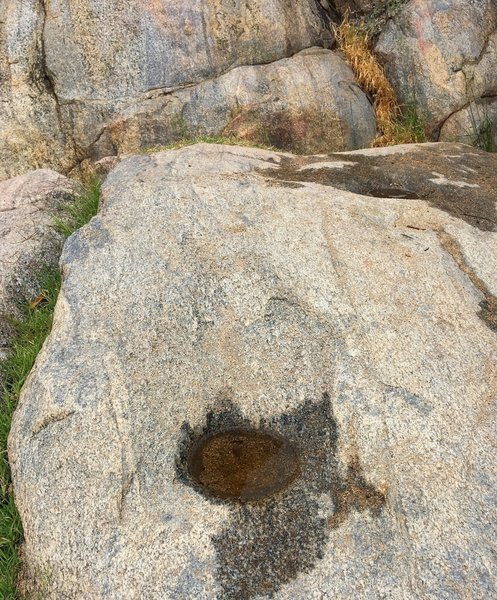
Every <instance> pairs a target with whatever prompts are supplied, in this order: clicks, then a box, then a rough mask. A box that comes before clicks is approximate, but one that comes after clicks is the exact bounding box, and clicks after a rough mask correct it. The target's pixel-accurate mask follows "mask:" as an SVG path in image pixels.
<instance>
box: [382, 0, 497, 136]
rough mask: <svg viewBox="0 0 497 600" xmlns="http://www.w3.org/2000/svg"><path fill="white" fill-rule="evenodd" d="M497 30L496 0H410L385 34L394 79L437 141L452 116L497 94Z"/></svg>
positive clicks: (387, 61) (384, 50) (385, 56)
mask: <svg viewBox="0 0 497 600" xmlns="http://www.w3.org/2000/svg"><path fill="white" fill-rule="evenodd" d="M496 28H497V4H496V3H495V1H494V0H481V1H478V2H476V1H471V2H470V1H468V0H457V1H453V2H446V1H445V0H428V1H426V0H411V1H410V2H408V3H407V4H406V6H405V8H404V9H403V10H402V12H401V13H400V14H399V16H398V17H396V18H395V19H394V20H393V21H390V22H389V24H388V26H387V27H386V29H385V30H384V31H383V33H382V34H381V36H380V38H379V41H378V44H377V46H376V50H377V52H378V53H379V54H380V56H381V57H382V59H383V60H384V62H385V64H386V72H387V75H388V77H389V79H390V80H391V82H392V84H393V85H394V87H395V89H396V91H397V93H398V95H399V97H400V98H401V100H402V101H403V102H405V103H408V102H415V103H416V104H417V108H418V110H419V112H420V113H421V114H422V117H423V119H425V120H426V121H427V124H428V126H429V128H430V130H431V133H432V135H433V136H434V137H435V138H436V137H437V136H438V134H439V132H440V128H441V127H442V126H443V124H444V122H445V120H446V119H448V118H449V117H450V116H451V115H452V114H454V113H456V112H457V111H460V110H463V109H465V108H466V107H467V106H468V104H469V103H470V102H473V101H478V100H479V99H480V98H488V97H491V96H496V95H497V69H496V65H497V46H496V42H497V30H496ZM464 135H465V132H464V131H463V132H461V136H460V137H459V140H460V141H465V139H466V138H465V137H464ZM444 139H448V138H447V137H445V138H444ZM453 141H454V140H453Z"/></svg>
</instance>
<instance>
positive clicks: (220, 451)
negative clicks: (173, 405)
mask: <svg viewBox="0 0 497 600" xmlns="http://www.w3.org/2000/svg"><path fill="white" fill-rule="evenodd" d="M188 471H189V474H190V477H191V478H192V480H193V481H194V482H195V483H196V484H197V485H198V486H200V487H201V488H202V490H203V491H204V492H206V493H207V494H209V495H212V496H215V497H218V498H221V499H223V500H234V501H239V502H250V501H257V500H262V499H264V498H267V497H269V496H272V495H274V494H276V493H277V492H280V491H282V490H284V489H285V488H287V487H288V486H289V485H290V484H291V483H292V481H293V480H294V479H295V478H296V477H297V475H298V474H299V471H300V460H299V456H298V453H297V450H296V448H295V447H294V445H293V444H291V443H290V442H289V441H288V440H286V439H284V438H282V437H280V436H277V435H275V434H274V433H268V432H263V431H259V430H257V429H242V428H236V429H230V430H226V431H222V432H218V433H215V434H211V435H206V436H204V437H203V438H201V439H200V440H199V441H198V443H197V444H195V446H194V447H193V448H192V450H191V452H190V456H189V458H188Z"/></svg>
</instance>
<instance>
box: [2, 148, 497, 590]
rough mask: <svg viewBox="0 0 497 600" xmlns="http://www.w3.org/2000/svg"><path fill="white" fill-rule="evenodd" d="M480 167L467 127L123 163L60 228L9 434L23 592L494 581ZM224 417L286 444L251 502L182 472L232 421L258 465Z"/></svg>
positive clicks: (492, 374) (490, 318)
mask: <svg viewBox="0 0 497 600" xmlns="http://www.w3.org/2000/svg"><path fill="white" fill-rule="evenodd" d="M409 163H412V164H413V165H416V168H415V170H416V175H417V177H416V180H417V181H418V184H417V186H418V187H417V188H416V189H414V190H413V189H410V188H411V186H412V185H413V182H412V180H411V179H406V180H402V179H401V175H402V173H404V172H405V171H406V170H408V169H407V165H408V164H409ZM465 165H469V166H468V167H467V168H465ZM496 167H497V163H496V158H495V156H491V155H488V154H484V153H482V152H478V151H476V150H474V149H472V148H469V147H467V146H462V145H420V146H411V147H409V146H406V147H404V146H400V147H394V148H389V149H383V150H381V149H375V150H371V151H362V152H355V153H342V154H335V155H331V156H327V157H325V156H314V157H307V158H304V157H300V158H296V157H294V156H292V155H289V154H286V155H281V154H277V153H271V152H266V151H262V150H250V149H246V148H237V147H227V146H207V145H199V146H193V147H188V148H185V149H182V150H179V151H171V152H167V153H159V154H155V155H149V156H135V157H130V158H127V159H125V160H124V161H123V162H121V163H120V165H119V166H118V167H117V168H116V169H115V170H114V171H112V172H111V174H110V175H109V177H108V179H107V181H106V183H105V185H104V191H103V209H102V211H101V214H100V215H99V216H98V217H96V218H94V219H93V220H92V221H91V223H90V224H89V225H87V226H86V227H84V228H83V229H81V230H80V231H79V232H77V233H76V234H75V235H73V236H72V237H71V238H70V239H69V240H68V242H67V243H66V245H65V248H64V252H63V256H62V261H61V264H62V270H63V275H64V284H63V289H62V292H61V296H60V298H59V302H58V304H57V308H56V314H55V319H54V327H53V331H52V333H51V335H50V337H49V339H48V340H47V342H46V344H45V346H44V348H43V350H42V352H41V354H40V356H39V357H38V360H37V362H36V365H35V368H34V370H33V372H32V373H31V375H30V377H29V379H28V381H27V383H26V386H25V388H24V390H23V393H22V397H21V400H20V404H19V407H18V410H17V412H16V415H15V418H14V422H13V427H12V431H11V435H10V440H9V457H10V460H11V464H12V469H13V477H14V485H15V495H16V501H17V505H18V507H19V510H20V513H21V516H22V520H23V524H24V531H25V538H26V541H25V547H24V556H25V564H24V573H23V581H24V586H25V588H26V589H28V590H29V589H30V590H34V589H37V590H38V591H40V590H41V591H43V593H44V594H45V597H47V598H92V599H98V598H102V599H103V598H105V599H106V600H108V599H122V598H126V599H130V600H131V599H135V598H136V599H138V598H140V599H141V598H147V599H161V600H163V599H165V598H171V599H175V600H176V599H185V600H186V599H190V598H204V599H222V598H223V599H225V598H228V599H237V600H241V599H250V598H269V597H273V598H278V599H281V600H283V599H286V600H290V599H291V600H296V599H301V600H308V599H309V598H331V597H333V598H339V599H349V598H359V599H361V598H364V599H366V598H368V599H369V598H373V597H374V598H380V597H388V598H395V599H397V598H399V599H401V598H407V597H408V598H426V597H430V598H435V597H436V598H451V599H452V598H460V599H462V598H468V597H470V598H490V597H493V596H495V594H496V593H497V582H496V578H495V573H494V572H493V571H492V568H491V565H492V564H493V563H492V556H493V553H495V550H496V547H495V546H496V540H497V535H496V532H495V507H496V505H495V496H494V489H495V485H496V483H497V473H496V469H495V460H494V458H495V456H494V454H495V450H494V440H495V426H496V414H495V402H494V399H495V395H496V390H497V371H496V369H495V364H496V359H497V324H496V314H497V301H496V296H497V287H496V281H497V277H496V275H497V243H496V241H497V233H496V219H495V203H496V200H497V198H496V194H495V189H496V188H497V186H496V185H495V183H496V182H495V173H496V172H497V169H496ZM345 173H349V178H348V179H349V183H350V185H352V184H353V182H355V181H356V180H357V181H359V183H360V184H361V185H365V183H364V182H365V181H369V179H370V178H371V179H372V180H373V181H372V182H371V184H374V189H375V190H376V192H375V193H376V195H375V194H371V189H370V190H369V192H370V195H365V192H366V191H368V190H366V189H365V187H363V188H361V189H360V190H358V191H356V192H351V191H348V190H347V189H340V188H346V187H347V186H346V185H345V183H344V181H345V180H346V179H347V177H346V176H345V175H344V174H345ZM374 174H375V175H374ZM374 177H376V179H374ZM409 177H411V172H410V171H409V172H408V174H407V178H409ZM413 179H414V178H413ZM361 182H362V183H361ZM349 187H350V186H349ZM387 187H388V188H389V190H390V192H389V193H386V192H385V188H387ZM407 187H409V189H408V191H410V192H411V195H407V192H406V188H407ZM401 188H402V189H403V190H404V191H403V194H404V196H403V197H399V196H402V193H401V191H402V189H401ZM382 190H383V191H382ZM492 190H493V191H492ZM413 194H416V195H417V196H418V197H417V198H416V197H413ZM394 196H397V197H394ZM444 198H445V201H444V200H443V199H444ZM452 198H454V199H455V202H456V204H457V207H456V209H453V207H451V204H450V202H449V200H450V199H452ZM471 199H472V202H471ZM464 202H466V203H467V204H468V206H469V205H470V204H471V206H470V210H471V214H472V215H473V217H472V218H474V220H473V221H470V220H469V219H470V217H469V216H465V215H464V214H463V212H464V213H465V212H469V211H466V209H464V211H462V209H461V207H462V206H463V203H464ZM459 209H461V211H460V212H458V211H459ZM242 428H245V429H248V430H249V431H250V430H253V428H259V429H260V430H262V431H263V432H265V434H267V435H269V436H273V437H274V440H276V441H273V442H270V443H269V442H268V444H270V445H271V444H272V446H271V447H272V448H277V447H278V444H279V443H280V442H278V441H277V440H281V439H283V440H284V444H287V445H288V448H290V450H289V451H287V450H285V453H284V454H282V455H278V453H277V452H276V451H275V450H273V451H271V459H270V462H269V463H268V464H270V465H274V469H279V470H278V477H280V476H281V475H282V474H283V475H284V474H285V473H288V474H289V475H288V482H287V486H286V487H284V486H283V487H282V483H281V481H279V487H277V489H278V490H279V491H277V493H276V494H275V495H273V496H270V497H269V498H266V497H265V498H264V499H262V500H259V501H256V502H247V503H240V502H239V501H236V500H235V501H230V500H222V499H219V498H217V497H213V496H212V495H209V493H208V492H207V491H206V490H205V489H204V488H202V487H201V485H200V483H199V481H200V480H201V477H197V475H196V476H195V477H192V472H193V471H195V473H197V471H198V469H199V468H200V471H202V468H201V467H199V466H198V465H197V464H196V465H195V467H194V468H193V467H192V463H191V460H192V455H195V456H196V454H195V453H197V454H198V452H199V450H198V449H199V448H204V449H205V448H208V451H207V450H205V451H204V450H202V452H204V454H205V456H206V459H205V460H206V461H207V462H206V465H207V464H208V468H209V469H210V471H209V477H210V478H211V479H210V480H211V481H214V483H213V484H212V485H213V486H221V487H222V486H224V485H225V484H226V485H227V483H225V481H224V475H223V477H221V476H220V478H219V479H218V480H216V479H215V469H216V468H218V467H216V465H217V464H218V463H219V456H218V454H216V452H218V451H217V450H216V447H215V443H213V444H211V445H210V446H207V445H206V444H207V442H206V440H207V441H208V440H211V441H212V439H218V438H211V437H209V436H213V435H214V434H216V433H219V432H225V431H227V430H232V431H233V430H234V431H235V434H234V435H235V438H234V440H233V441H232V442H230V444H232V445H231V446H229V445H228V448H230V447H231V448H232V449H231V450H230V452H231V453H232V454H230V455H229V457H228V458H229V460H228V459H227V461H226V463H225V462H224V461H222V456H221V461H220V462H221V464H220V465H219V468H220V469H221V472H223V473H224V472H225V471H222V470H223V469H224V470H225V469H226V468H227V467H226V464H231V463H230V461H231V462H232V461H235V462H236V460H238V459H239V460H240V461H242V462H243V467H244V469H245V470H247V472H249V471H250V468H251V466H252V465H253V464H255V463H257V464H259V465H260V468H261V469H262V475H264V477H268V478H269V479H271V472H269V473H268V472H265V471H264V468H263V465H264V461H263V460H261V458H260V456H259V455H258V454H257V452H256V451H255V450H254V451H253V452H252V450H251V448H252V449H253V447H252V446H248V445H246V444H245V442H243V439H242V438H239V437H237V436H239V435H241V434H240V433H239V432H240V429H242ZM237 432H238V433H237ZM203 436H207V437H203ZM201 440H203V442H202V441H201ZM281 443H283V442H281ZM199 444H200V445H199ZM202 444H204V445H202ZM244 444H245V445H244ZM209 452H210V454H209ZM249 456H251V457H252V458H251V459H250V460H249V458H247V457H249ZM206 465H204V466H205V468H207V466H206ZM278 465H281V469H280V468H279V467H278ZM272 468H273V467H272ZM192 469H193V470H192ZM213 473H214V474H213ZM295 474H297V475H296V476H295ZM232 475H233V476H234V477H235V478H236V476H237V472H235V473H233V474H232ZM262 475H261V476H262ZM247 477H248V476H247ZM236 481H238V483H237V484H236V485H240V480H239V479H237V480H236ZM236 481H235V483H236ZM251 481H252V480H251V479H250V477H249V478H248V479H247V486H249V485H250V486H252V487H253V489H256V484H257V479H256V480H254V481H253V482H252V483H251ZM236 485H235V484H234V485H233V489H237V488H236ZM275 489H276V488H275Z"/></svg>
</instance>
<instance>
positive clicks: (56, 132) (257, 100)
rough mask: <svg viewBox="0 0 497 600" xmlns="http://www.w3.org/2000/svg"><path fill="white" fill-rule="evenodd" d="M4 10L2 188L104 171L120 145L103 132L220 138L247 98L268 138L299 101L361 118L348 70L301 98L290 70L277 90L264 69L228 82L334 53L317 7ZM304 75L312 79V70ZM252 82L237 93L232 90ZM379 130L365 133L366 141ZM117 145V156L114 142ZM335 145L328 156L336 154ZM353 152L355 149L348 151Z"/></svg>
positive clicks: (32, 4)
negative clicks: (96, 163) (30, 172)
mask: <svg viewBox="0 0 497 600" xmlns="http://www.w3.org/2000/svg"><path fill="white" fill-rule="evenodd" d="M0 10H1V14H2V15H4V18H3V19H2V22H1V23H0V100H1V101H2V106H3V109H2V113H1V115H0V131H1V134H0V178H5V177H9V176H12V175H16V174H18V173H20V172H22V171H24V170H26V169H31V168H34V167H42V166H51V167H53V168H57V169H58V170H62V171H64V172H66V171H69V170H70V169H71V168H75V167H77V165H79V163H80V161H81V160H82V159H85V158H87V157H88V156H90V157H91V158H92V159H95V160H98V159H100V158H102V156H104V155H105V154H109V149H108V147H107V148H106V151H105V154H99V152H98V151H99V149H100V148H101V147H102V145H107V146H108V145H109V144H110V143H112V142H113V140H112V139H110V138H109V132H108V128H110V129H111V130H115V129H116V127H120V134H119V135H120V136H123V137H125V138H126V139H127V143H128V145H129V143H130V140H131V139H133V141H134V143H138V142H140V140H141V138H143V139H144V140H145V141H146V142H147V143H151V144H153V145H161V144H162V145H164V144H167V143H170V142H171V141H174V140H175V139H177V137H178V136H179V135H182V134H184V133H187V132H188V133H189V132H192V133H194V134H199V133H201V131H202V130H203V129H205V128H207V129H209V130H210V131H213V132H215V133H216V134H217V133H219V132H220V131H222V129H223V127H224V126H226V124H227V121H229V116H230V111H233V110H234V103H235V100H236V99H237V98H239V97H240V92H241V91H243V92H244V95H245V96H246V97H247V98H250V101H251V103H252V106H251V120H254V119H256V120H257V117H259V116H260V118H261V119H262V124H261V125H262V126H264V127H265V128H266V129H267V128H268V126H269V129H271V120H270V119H269V118H268V116H267V113H268V112H274V113H277V114H278V115H279V118H278V119H277V121H276V122H275V129H276V130H278V129H279V130H280V129H281V128H282V125H281V122H282V119H283V120H286V121H292V120H294V119H295V115H294V114H293V113H292V107H293V109H294V108H295V107H296V105H297V104H298V99H297V97H298V98H301V99H302V100H303V104H304V106H303V111H304V112H306V111H307V110H308V108H309V105H312V104H314V105H317V106H321V105H323V106H326V107H328V106H329V101H328V96H329V95H330V96H331V97H332V98H333V99H337V98H338V102H341V103H342V104H343V106H344V107H345V105H346V104H347V105H348V104H350V103H351V104H352V108H351V109H347V110H349V112H354V111H355V112H359V113H360V112H361V111H362V110H363V109H362V108H360V107H361V106H362V103H363V102H364V96H363V95H362V94H358V95H357V96H358V97H357V99H356V98H355V97H352V96H351V94H350V91H349V90H348V88H347V85H346V86H345V87H346V90H345V93H344V94H343V95H342V93H341V83H340V77H341V74H343V67H338V72H337V75H336V76H334V78H335V79H337V81H335V82H334V83H336V85H337V87H336V88H333V89H331V90H330V89H328V84H329V79H330V76H329V74H328V73H325V74H324V79H322V80H317V81H312V82H311V80H310V74H309V73H307V72H305V71H304V72H303V73H302V74H301V75H300V76H299V77H298V80H299V81H300V82H302V83H303V88H302V89H299V88H298V87H297V85H296V83H295V81H293V79H292V77H294V75H295V68H294V67H292V66H290V67H289V68H288V69H287V68H285V65H282V66H281V68H275V69H273V71H272V72H273V74H275V76H276V81H275V83H274V84H272V85H271V83H270V82H268V81H267V80H266V78H265V73H266V72H265V71H264V70H263V71H261V72H258V71H249V72H238V73H236V74H233V76H232V77H229V76H228V77H222V76H223V75H225V74H229V73H230V72H231V71H232V70H233V69H236V68H237V67H239V66H245V65H265V64H268V63H272V62H275V61H278V60H280V59H282V58H286V57H290V56H293V55H295V54H297V53H298V52H299V51H301V50H303V49H305V48H310V47H313V46H320V47H325V48H326V47H330V46H331V45H332V43H333V36H332V34H331V27H330V18H331V17H330V14H329V12H327V11H326V10H325V9H324V8H323V7H322V6H321V4H320V3H319V2H318V1H317V0H302V1H299V2H297V3H295V2H289V1H288V0H255V1H254V0H251V1H250V2H248V1H247V0H236V1H230V2H228V1H227V0H209V1H208V2H204V1H200V0H195V1H194V2H185V1H184V0H154V1H151V2H149V1H145V0H132V1H130V0H114V1H113V2H111V3H109V2H105V3H96V2H94V0H77V1H74V0H70V1H69V0H63V1H60V2H45V1H44V2H40V1H39V0H25V1H23V2H22V3H20V2H17V1H16V0H0ZM328 56H329V62H330V64H329V65H328V67H327V69H325V68H322V69H321V71H322V72H324V71H326V70H327V71H330V69H334V68H336V66H337V61H338V59H337V57H333V55H328ZM322 61H323V62H324V61H325V59H324V55H323V57H322ZM302 67H303V68H304V69H305V68H306V67H309V70H310V71H311V72H312V73H313V75H315V74H316V69H315V68H314V66H313V63H312V61H311V60H310V59H309V64H308V63H307V62H305V63H304V64H302ZM321 74H323V73H321ZM245 76H246V77H247V81H245V82H244V84H243V86H242V90H239V89H238V88H236V87H230V86H232V85H234V84H235V83H240V81H241V78H242V77H245ZM347 78H348V75H347ZM199 84H203V85H201V86H200V88H199V89H198V91H197V88H196V86H197V85H199ZM287 93H289V94H291V97H290V98H289V97H287V96H286V94H287ZM280 94H282V95H281V96H280ZM309 94H310V95H311V96H310V98H309V99H307V96H308V95H309ZM200 98H202V99H203V101H204V102H205V103H204V104H202V103H201V102H200ZM239 99H240V98H239ZM241 100H242V108H243V107H244V102H243V98H241ZM287 104H288V105H290V106H289V108H288V110H289V114H287V113H286V112H285V111H286V110H287V109H286V108H285V106H286V105H287ZM332 104H333V100H332ZM218 105H219V106H218ZM259 105H260V106H261V114H260V115H259V114H258V112H257V107H258V106H259ZM357 106H359V108H356V107H357ZM182 109H184V112H182ZM342 112H343V111H342ZM147 115H148V116H150V121H151V123H148V122H147ZM185 115H188V116H185ZM322 115H323V111H321V112H320V111H318V113H317V114H316V115H315V117H314V118H315V121H316V122H317V124H318V125H317V126H318V127H319V125H320V120H321V117H322ZM334 115H335V117H336V118H337V119H338V121H340V120H341V119H342V118H343V114H342V113H339V114H338V115H336V113H334ZM162 117H163V120H162ZM201 117H205V118H206V119H207V121H206V122H205V121H203V120H201ZM190 118H191V120H190ZM211 118H212V120H213V122H212V124H211V123H210V121H209V119H211ZM307 118H309V115H307ZM199 120H201V122H202V126H198V121H199ZM116 121H117V123H118V124H119V125H117V124H116ZM221 121H223V124H222V125H220V122H221ZM328 121H330V119H328ZM268 124H269V125H268ZM373 126H374V125H373V124H372V123H371V122H368V123H367V124H366V125H364V126H361V127H362V129H361V133H360V135H359V139H360V137H361V135H364V129H366V130H367V129H368V128H369V129H371V127H373ZM356 127H357V123H355V122H354V123H352V122H347V123H346V125H345V130H346V131H345V133H341V134H340V133H339V132H336V133H337V135H338V138H340V140H347V138H348V133H347V131H348V130H349V129H353V128H356ZM335 131H336V127H335ZM292 134H293V131H292V127H291V126H290V133H289V134H288V135H292ZM276 135H279V134H278V132H277V131H276ZM102 136H103V137H104V138H105V143H104V144H102ZM309 137H310V136H309ZM330 137H331V136H330ZM115 143H116V147H114V148H111V149H112V150H113V152H112V153H114V154H115V152H116V151H117V149H118V148H119V136H117V140H116V142H115ZM340 143H341V142H339V144H338V145H334V146H332V147H331V148H328V150H333V149H340ZM347 147H349V148H350V147H356V146H355V145H354V143H353V142H351V143H350V144H349V145H348V146H347ZM132 149H133V151H137V150H138V149H139V146H133V148H132ZM307 150H310V151H315V148H307Z"/></svg>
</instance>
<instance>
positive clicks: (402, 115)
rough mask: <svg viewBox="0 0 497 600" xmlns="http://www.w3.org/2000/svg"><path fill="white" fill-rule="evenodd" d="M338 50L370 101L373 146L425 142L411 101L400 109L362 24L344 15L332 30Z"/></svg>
mask: <svg viewBox="0 0 497 600" xmlns="http://www.w3.org/2000/svg"><path fill="white" fill-rule="evenodd" d="M334 31H335V38H336V40H337V44H338V49H339V50H340V51H341V52H342V53H343V55H344V56H345V59H346V60H347V62H348V63H349V65H350V66H351V68H352V71H353V72H354V75H355V77H356V79H357V82H358V83H359V85H360V86H361V88H362V89H363V90H364V91H365V92H367V93H368V94H369V95H370V96H371V97H372V99H373V109H374V113H375V116H376V122H377V125H378V130H379V135H378V137H377V138H376V139H375V140H374V141H373V146H390V145H393V144H399V143H404V144H406V143H415V142H423V141H425V140H426V136H425V132H424V128H423V124H422V119H421V117H420V115H419V111H418V110H417V105H416V102H415V101H412V102H410V103H408V104H407V105H406V106H400V105H399V103H398V100H397V96H396V94H395V91H394V89H393V87H392V84H391V83H390V82H389V81H388V78H387V76H386V75H385V71H384V69H383V67H382V65H381V64H380V62H379V60H378V58H377V57H376V55H375V53H374V51H373V49H372V44H371V34H370V33H369V30H368V27H367V24H366V23H365V22H364V21H358V22H352V21H351V20H350V18H349V15H348V14H346V15H345V17H344V19H343V21H342V23H341V24H340V25H338V26H336V27H335V28H334Z"/></svg>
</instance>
